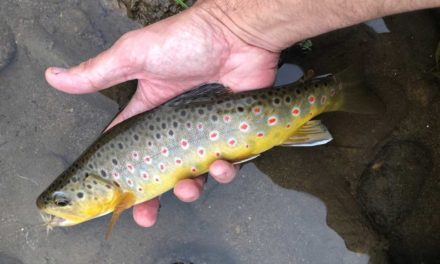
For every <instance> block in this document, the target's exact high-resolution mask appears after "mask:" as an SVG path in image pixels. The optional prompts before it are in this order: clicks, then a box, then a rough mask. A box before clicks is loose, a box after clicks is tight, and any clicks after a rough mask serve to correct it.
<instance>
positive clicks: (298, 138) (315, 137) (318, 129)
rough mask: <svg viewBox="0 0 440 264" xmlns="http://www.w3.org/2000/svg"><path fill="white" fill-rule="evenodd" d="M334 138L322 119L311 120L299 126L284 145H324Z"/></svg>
mask: <svg viewBox="0 0 440 264" xmlns="http://www.w3.org/2000/svg"><path fill="white" fill-rule="evenodd" d="M332 139H333V137H332V135H331V134H330V133H329V132H328V130H327V128H326V127H325V126H324V125H323V124H322V123H321V121H320V120H311V121H309V122H307V123H305V124H304V125H303V126H302V127H301V128H299V129H298V130H297V131H296V132H295V134H293V135H292V136H291V137H289V139H287V141H286V142H284V143H283V144H282V146H286V147H313V146H319V145H324V144H327V143H328V142H330V141H331V140H332Z"/></svg>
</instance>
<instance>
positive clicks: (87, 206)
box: [37, 174, 121, 228]
mask: <svg viewBox="0 0 440 264" xmlns="http://www.w3.org/2000/svg"><path fill="white" fill-rule="evenodd" d="M60 178H61V179H63V177H61V176H60ZM64 178H67V177H64ZM120 195H121V191H120V187H119V186H118V185H117V183H114V182H110V181H107V180H105V179H103V178H101V177H99V176H96V175H93V174H88V175H87V176H86V177H83V178H78V179H77V180H75V181H72V180H65V181H63V180H56V181H55V182H54V183H52V184H51V185H50V186H49V187H48V188H47V189H46V190H45V191H44V192H43V193H42V194H41V195H40V196H39V197H38V198H37V207H38V208H39V210H40V213H41V216H42V218H43V221H44V222H45V224H46V225H47V227H48V228H51V227H54V226H72V225H76V224H79V223H82V222H85V221H88V220H90V219H93V218H96V217H98V216H101V215H104V214H107V213H110V212H112V211H113V210H114V208H115V206H116V205H117V203H118V201H119V197H120Z"/></svg>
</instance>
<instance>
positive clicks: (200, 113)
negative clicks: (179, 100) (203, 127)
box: [197, 108, 205, 115]
mask: <svg viewBox="0 0 440 264" xmlns="http://www.w3.org/2000/svg"><path fill="white" fill-rule="evenodd" d="M197 112H198V113H199V115H203V114H204V113H205V111H204V110H203V109H201V108H199V110H198V111H197Z"/></svg>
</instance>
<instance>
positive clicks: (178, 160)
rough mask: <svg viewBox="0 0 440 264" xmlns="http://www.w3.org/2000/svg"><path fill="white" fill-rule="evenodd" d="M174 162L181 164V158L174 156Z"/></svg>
mask: <svg viewBox="0 0 440 264" xmlns="http://www.w3.org/2000/svg"><path fill="white" fill-rule="evenodd" d="M174 162H176V164H177V165H181V164H182V159H181V158H176V159H175V160H174Z"/></svg>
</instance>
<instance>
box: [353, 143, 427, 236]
mask: <svg viewBox="0 0 440 264" xmlns="http://www.w3.org/2000/svg"><path fill="white" fill-rule="evenodd" d="M431 170H432V157H431V154H430V152H429V151H428V150H427V149H426V148H425V147H423V146H422V145H420V144H418V143H416V142H411V141H397V142H392V143H389V144H388V145H386V146H385V147H383V149H382V150H381V151H380V152H379V154H378V155H377V156H376V158H375V160H374V161H373V162H372V163H371V164H370V165H369V166H368V168H367V169H366V170H365V171H364V172H363V174H362V178H361V182H360V185H359V190H358V194H357V195H358V197H357V198H358V201H359V202H360V204H361V206H362V208H363V210H364V212H365V213H366V214H367V215H368V217H369V218H370V219H371V221H372V223H373V225H375V226H376V228H378V229H379V230H380V231H382V232H384V233H386V234H389V233H390V232H391V231H392V230H393V229H394V227H395V225H397V224H399V223H401V222H402V220H403V219H404V218H405V217H406V216H407V215H408V213H409V212H410V211H411V210H412V208H413V205H414V202H415V201H416V199H417V197H418V196H419V194H420V191H421V190H422V187H423V184H424V182H425V179H426V178H427V177H428V176H429V174H430V172H431Z"/></svg>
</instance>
